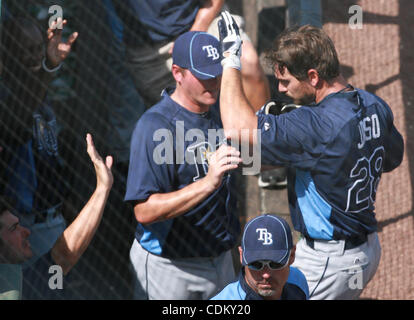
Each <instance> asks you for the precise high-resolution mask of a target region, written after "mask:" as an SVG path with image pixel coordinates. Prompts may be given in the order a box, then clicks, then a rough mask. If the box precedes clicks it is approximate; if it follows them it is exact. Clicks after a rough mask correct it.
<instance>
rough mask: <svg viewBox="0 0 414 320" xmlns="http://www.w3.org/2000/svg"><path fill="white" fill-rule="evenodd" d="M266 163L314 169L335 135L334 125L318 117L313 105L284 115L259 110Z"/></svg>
mask: <svg viewBox="0 0 414 320" xmlns="http://www.w3.org/2000/svg"><path fill="white" fill-rule="evenodd" d="M257 116H258V129H259V130H260V139H261V140H260V141H261V155H262V163H263V164H267V165H285V166H293V167H295V168H298V169H302V170H309V169H312V168H313V167H314V166H315V164H316V162H317V161H318V160H319V158H320V156H321V155H322V154H323V151H324V150H325V147H326V145H327V144H328V143H329V142H330V140H331V136H332V125H331V124H330V122H329V121H323V120H322V119H321V118H320V117H318V116H316V115H315V114H314V113H313V112H312V110H311V107H301V108H299V109H297V110H293V111H291V112H289V113H285V114H282V115H278V116H276V115H271V114H264V113H263V112H259V113H258V114H257Z"/></svg>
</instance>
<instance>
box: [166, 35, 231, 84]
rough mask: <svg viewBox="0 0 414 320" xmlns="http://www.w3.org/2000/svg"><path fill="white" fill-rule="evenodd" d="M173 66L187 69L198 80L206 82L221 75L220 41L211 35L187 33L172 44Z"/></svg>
mask: <svg viewBox="0 0 414 320" xmlns="http://www.w3.org/2000/svg"><path fill="white" fill-rule="evenodd" d="M172 58H173V64H176V65H177V66H179V67H181V68H184V69H189V70H190V71H191V73H192V74H193V75H194V76H195V77H196V78H198V79H201V80H208V79H213V78H216V77H218V76H220V75H221V74H222V73H223V67H222V66H221V58H222V57H221V49H220V41H219V40H217V38H216V37H214V36H213V35H211V34H208V33H206V32H199V31H188V32H186V33H183V34H182V35H180V36H179V37H178V38H177V39H176V40H175V42H174V49H173V53H172Z"/></svg>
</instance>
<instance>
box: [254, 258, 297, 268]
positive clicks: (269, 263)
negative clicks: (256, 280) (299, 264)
mask: <svg viewBox="0 0 414 320" xmlns="http://www.w3.org/2000/svg"><path fill="white" fill-rule="evenodd" d="M288 262H289V259H288V260H287V261H286V263H277V262H273V261H270V260H258V261H254V262H252V263H249V264H248V265H247V267H248V268H249V269H251V270H254V271H260V270H263V268H264V267H265V266H267V267H268V268H269V269H270V270H280V269H283V268H284V267H286V266H287V264H288Z"/></svg>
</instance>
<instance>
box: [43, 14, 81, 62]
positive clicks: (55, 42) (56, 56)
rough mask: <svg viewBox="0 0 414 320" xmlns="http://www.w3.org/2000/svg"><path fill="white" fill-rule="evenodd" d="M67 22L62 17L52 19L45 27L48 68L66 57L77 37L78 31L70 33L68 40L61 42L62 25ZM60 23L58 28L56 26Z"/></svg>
mask: <svg viewBox="0 0 414 320" xmlns="http://www.w3.org/2000/svg"><path fill="white" fill-rule="evenodd" d="M66 24H67V20H63V21H62V18H60V17H59V18H57V20H55V21H53V22H52V23H51V25H50V26H49V29H47V39H48V43H47V52H46V53H47V64H48V67H49V68H55V67H57V66H58V65H59V64H60V63H61V62H62V61H63V60H65V59H66V57H67V56H68V55H69V53H70V51H71V49H72V45H73V44H74V42H75V41H76V38H77V37H78V33H77V32H74V33H72V34H71V35H70V36H69V38H68V41H67V42H66V43H65V42H62V31H63V26H65V25H66ZM59 25H61V26H62V28H61V29H58V28H57V26H59Z"/></svg>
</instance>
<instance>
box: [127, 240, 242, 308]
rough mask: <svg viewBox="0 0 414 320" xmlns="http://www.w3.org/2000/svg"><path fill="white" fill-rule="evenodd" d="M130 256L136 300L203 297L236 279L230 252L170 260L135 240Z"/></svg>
mask: <svg viewBox="0 0 414 320" xmlns="http://www.w3.org/2000/svg"><path fill="white" fill-rule="evenodd" d="M130 259H131V263H132V268H133V270H134V272H133V273H134V275H135V280H136V281H135V287H134V299H139V300H145V299H150V300H207V299H209V298H211V297H212V296H214V295H215V294H216V293H217V292H219V291H220V290H221V289H223V288H224V287H225V286H226V285H227V284H229V283H230V282H233V281H235V280H236V279H235V272H234V268H233V260H232V256H231V252H230V251H226V252H224V253H222V254H221V255H220V256H218V257H216V258H185V259H175V260H170V259H167V258H163V257H160V256H157V255H154V254H151V253H149V252H148V251H146V250H145V249H143V248H142V246H141V245H140V244H139V243H138V241H137V240H136V239H135V240H134V242H133V244H132V247H131V251H130Z"/></svg>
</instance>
